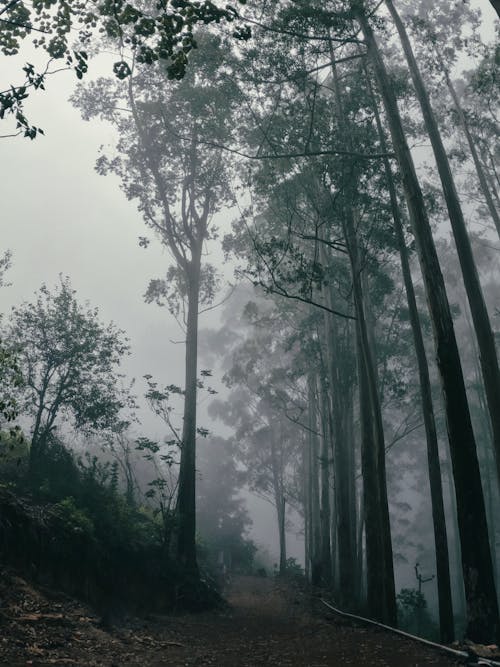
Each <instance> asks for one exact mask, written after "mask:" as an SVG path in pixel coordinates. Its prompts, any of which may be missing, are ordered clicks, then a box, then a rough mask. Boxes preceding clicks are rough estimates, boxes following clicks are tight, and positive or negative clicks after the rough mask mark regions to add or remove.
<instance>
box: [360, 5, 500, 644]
mask: <svg viewBox="0 0 500 667" xmlns="http://www.w3.org/2000/svg"><path fill="white" fill-rule="evenodd" d="M353 6H356V7H357V8H358V10H360V11H358V15H357V18H358V20H359V23H360V25H361V29H362V32H363V35H364V38H365V43H366V46H367V49H368V55H369V57H370V60H371V62H372V65H373V68H374V71H375V76H376V78H377V81H378V85H379V88H380V92H381V95H382V99H383V102H384V106H385V110H386V114H387V119H388V122H389V127H390V131H391V136H392V143H393V147H394V151H395V153H396V157H397V160H398V163H399V167H400V170H401V177H402V182H403V188H404V191H405V196H406V200H407V205H408V209H409V212H410V220H411V223H412V227H413V231H414V234H415V239H416V243H417V248H418V255H419V259H420V263H421V267H422V274H423V278H424V285H425V289H426V294H427V300H428V302H429V310H430V313H431V319H432V324H433V330H434V337H435V342H436V356H437V364H438V369H439V373H440V378H441V383H442V389H443V393H444V403H445V407H446V418H447V427H448V435H449V441H450V451H451V458H452V466H453V477H454V480H455V492H456V501H457V514H458V523H459V529H460V541H461V546H462V567H463V575H464V583H465V589H466V597H467V618H468V628H467V632H468V635H469V637H470V638H471V639H472V640H474V641H477V642H480V643H489V642H492V641H495V640H496V638H497V635H498V632H499V628H498V607H497V600H496V594H495V587H494V580H493V567H492V562H491V554H490V549H489V539H488V527H487V524H486V512H485V507H484V498H483V492H482V488H481V477H480V473H479V463H478V460H477V452H476V443H475V439H474V432H473V430H472V423H471V418H470V412H469V405H468V402H467V395H466V391H465V383H464V377H463V372H462V366H461V362H460V356H459V352H458V346H457V342H456V338H455V330H454V327H453V320H452V317H451V312H450V307H449V303H448V297H447V294H446V290H445V286H444V280H443V276H442V273H441V267H440V265H439V260H438V257H437V253H436V248H435V245H434V241H433V238H432V232H431V227H430V224H429V220H428V217H427V212H426V210H425V203H424V198H423V194H422V191H421V189H420V185H419V183H418V179H417V175H416V172H415V166H414V164H413V160H412V157H411V154H410V151H409V148H408V144H407V142H406V138H405V135H404V131H403V127H402V123H401V118H400V116H399V111H398V107H397V101H396V97H395V95H394V91H393V90H392V88H391V84H390V81H389V77H388V75H387V71H386V69H385V64H384V62H383V60H382V56H381V54H380V51H379V49H378V46H377V43H376V41H375V36H374V34H373V30H372V28H371V26H370V24H369V21H368V19H367V17H366V14H365V12H364V7H363V2H362V1H361V0H357V1H355V3H354V5H353Z"/></svg>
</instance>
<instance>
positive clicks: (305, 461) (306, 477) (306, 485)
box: [302, 435, 311, 581]
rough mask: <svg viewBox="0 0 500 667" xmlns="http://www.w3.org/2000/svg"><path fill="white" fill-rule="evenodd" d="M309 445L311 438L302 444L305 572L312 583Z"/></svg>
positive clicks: (307, 579)
mask: <svg viewBox="0 0 500 667" xmlns="http://www.w3.org/2000/svg"><path fill="white" fill-rule="evenodd" d="M309 445H310V438H309V436H308V435H307V437H305V438H304V440H303V443H302V476H303V479H302V494H303V501H302V504H303V507H304V571H305V575H306V581H310V577H311V566H310V554H311V549H310V544H311V537H310V534H311V518H310V505H311V503H310V486H311V483H310V477H311V473H310V470H309Z"/></svg>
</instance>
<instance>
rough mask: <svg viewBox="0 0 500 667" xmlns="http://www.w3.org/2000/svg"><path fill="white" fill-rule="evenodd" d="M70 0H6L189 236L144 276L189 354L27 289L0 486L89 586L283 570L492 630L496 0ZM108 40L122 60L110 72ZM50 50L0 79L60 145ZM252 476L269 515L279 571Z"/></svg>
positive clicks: (118, 155)
mask: <svg viewBox="0 0 500 667" xmlns="http://www.w3.org/2000/svg"><path fill="white" fill-rule="evenodd" d="M492 4H493V6H495V5H494V3H492ZM61 6H62V3H61ZM58 8H60V4H59V3H58V2H56V3H54V4H53V5H51V7H49V8H46V10H45V11H46V12H47V15H46V16H45V17H44V14H43V12H41V10H40V11H39V10H38V9H36V8H35V9H32V10H30V9H29V8H28V7H27V6H25V5H24V3H23V2H21V1H20V2H11V3H9V4H8V5H6V6H5V8H4V9H3V10H0V21H2V23H1V24H0V26H1V27H0V38H1V41H0V44H1V46H2V50H3V53H4V55H5V57H6V56H10V55H12V54H15V52H16V51H17V50H18V48H19V47H20V44H21V43H22V41H23V40H28V39H30V36H31V35H34V34H35V32H36V31H37V30H40V29H42V28H40V26H43V30H44V31H45V32H44V33H43V34H44V35H48V36H46V37H43V38H40V37H37V39H39V40H40V39H41V40H42V41H41V42H40V43H39V45H38V46H39V47H40V49H41V50H43V49H45V51H46V52H47V53H48V55H49V56H50V57H51V58H52V59H54V60H55V61H57V60H60V61H61V62H62V63H63V68H70V69H74V70H75V71H76V75H77V77H78V78H79V79H82V81H81V82H80V83H78V85H77V87H76V89H75V91H74V92H73V94H72V97H71V103H72V104H73V105H74V107H75V108H76V109H78V111H79V112H80V114H81V117H82V119H83V120H86V121H92V120H94V119H100V120H102V121H105V122H106V123H107V124H108V127H109V128H111V129H112V131H113V136H114V137H115V143H114V145H112V146H109V145H108V146H105V147H102V148H101V151H100V154H99V155H98V156H96V160H97V162H96V170H97V172H98V173H99V174H101V175H102V176H104V177H106V176H108V175H113V177H114V181H113V185H112V187H115V184H116V182H119V184H120V186H121V189H122V191H123V194H124V195H125V197H126V198H127V199H128V200H130V201H131V202H133V203H134V205H136V206H137V211H138V217H139V218H142V220H143V222H144V225H145V227H143V231H141V236H140V238H139V245H140V246H141V247H142V249H138V250H137V252H138V253H139V252H144V251H147V249H148V247H149V246H150V244H151V245H154V244H160V245H161V246H162V247H163V248H164V249H165V251H166V253H165V255H166V258H167V259H166V262H165V270H164V273H163V275H161V276H160V277H154V278H152V279H151V281H150V283H149V285H148V286H147V288H146V291H145V294H144V299H145V300H146V302H147V303H150V304H152V307H154V305H157V306H159V307H163V308H164V309H165V317H173V318H175V320H176V321H177V322H178V324H179V327H180V330H181V331H182V334H181V336H180V337H181V338H182V342H183V343H184V346H183V350H184V351H185V375H184V382H183V384H182V386H177V385H176V384H175V383H172V378H169V377H168V376H163V375H162V376H161V377H160V376H158V377H156V376H153V375H145V376H144V378H142V379H141V380H140V381H139V382H137V383H136V384H134V382H133V381H132V380H131V379H130V378H128V379H127V378H126V377H125V375H124V373H123V371H122V370H121V363H122V360H123V358H124V357H125V356H126V355H128V354H130V353H132V354H133V347H132V348H131V346H130V342H129V341H128V340H127V337H126V332H123V331H121V330H120V329H119V328H117V327H116V326H115V325H114V324H109V325H108V324H103V323H102V321H101V315H100V313H99V311H98V310H97V309H96V308H94V306H93V305H89V304H84V303H83V302H82V301H81V300H80V299H79V297H78V295H77V293H76V292H75V291H74V290H73V288H72V286H71V280H70V278H66V277H63V276H61V278H60V281H59V283H58V284H57V285H56V286H55V287H53V286H51V285H43V286H42V287H41V288H40V291H39V292H38V293H37V295H36V296H35V298H34V300H33V301H31V302H26V303H24V304H22V305H18V306H16V307H15V308H13V310H12V312H11V314H10V315H7V314H6V315H4V317H3V319H2V330H1V347H0V373H1V379H2V382H1V386H0V392H1V393H0V411H1V419H2V429H3V430H2V434H1V450H0V453H1V457H2V458H1V460H0V470H1V474H2V486H0V503H1V504H2V507H3V508H4V511H5V513H6V516H7V515H8V516H11V517H20V516H24V519H23V520H24V521H25V523H26V525H28V523H30V520H28V518H26V517H30V516H32V514H33V507H34V506H38V505H43V506H44V507H50V508H51V509H50V512H51V517H52V518H51V522H52V523H50V528H47V527H46V526H45V527H44V528H43V530H49V531H50V530H52V531H55V533H56V534H57V535H59V536H60V539H61V540H62V543H64V545H65V546H64V548H65V549H67V550H68V553H69V554H70V557H69V558H68V561H67V563H66V565H65V567H66V568H67V571H65V572H64V573H61V572H59V571H58V570H57V568H56V567H55V565H54V563H53V562H52V561H51V553H50V552H43V553H38V555H37V556H36V557H33V558H32V559H31V561H33V559H35V560H36V559H38V560H36V563H37V565H36V568H35V569H38V570H39V571H40V572H42V571H43V572H44V573H45V575H47V573H49V574H50V577H52V578H53V580H54V582H56V583H59V584H61V582H63V581H66V582H67V581H68V580H69V581H71V580H72V579H74V578H75V576H74V571H72V570H71V567H72V566H71V563H72V562H73V560H75V559H76V558H77V555H76V554H77V552H78V550H79V549H81V548H82V544H84V545H85V549H88V553H89V554H90V557H89V559H88V562H89V566H88V568H87V570H86V572H85V577H84V578H83V579H82V580H81V581H79V582H76V581H73V583H72V584H71V585H70V588H71V590H72V592H76V593H78V594H79V595H86V596H87V597H89V598H91V599H93V601H94V602H95V603H96V604H98V605H101V606H104V607H106V606H107V605H108V606H109V600H111V599H113V600H116V599H119V600H121V601H122V602H123V603H124V604H125V603H126V602H131V601H134V600H135V601H136V602H137V601H140V602H141V604H145V600H146V599H148V596H149V598H150V599H149V604H150V605H151V606H153V607H156V608H172V607H174V606H176V605H181V606H182V605H184V606H186V607H189V608H200V607H204V606H207V605H208V606H210V605H213V604H215V603H216V601H217V600H218V599H219V598H218V596H219V595H220V588H221V584H222V585H223V580H224V576H225V573H226V572H227V571H228V570H229V571H240V572H257V571H258V572H260V573H261V574H265V572H266V571H267V572H268V574H272V573H273V569H274V570H276V572H277V573H278V574H279V575H282V576H283V577H286V576H292V575H293V576H298V577H300V578H302V579H303V581H305V582H307V584H308V585H309V584H310V585H311V586H313V587H318V588H320V589H323V590H324V591H325V592H327V593H328V594H330V595H331V596H332V597H333V599H334V600H335V601H336V603H337V605H338V606H340V607H342V608H343V609H345V610H348V611H355V612H361V613H362V614H364V615H367V616H369V617H370V618H373V619H375V620H378V621H381V622H383V623H386V624H389V625H392V626H398V625H399V626H400V627H403V628H406V629H409V630H411V631H413V632H416V633H418V634H423V635H426V636H428V637H431V638H434V639H440V640H441V641H442V642H445V643H451V642H452V641H453V640H454V639H456V638H463V637H464V636H465V637H467V638H468V639H470V640H472V641H474V642H476V643H480V644H494V643H498V642H499V641H500V625H499V613H498V591H499V586H500V581H499V576H500V513H499V507H500V494H499V491H500V370H499V364H498V338H499V318H500V302H499V297H498V294H499V290H498V281H499V250H500V213H499V209H500V198H499V183H500V181H499V175H498V171H497V161H498V141H497V139H498V120H497V117H498V102H499V97H500V90H499V84H498V73H497V72H498V69H497V68H498V58H499V52H498V47H496V46H495V45H494V44H493V43H490V42H488V41H487V40H484V37H483V35H484V25H485V24H484V21H485V19H484V18H483V16H482V14H481V12H480V11H479V10H478V9H475V8H474V7H473V6H472V5H471V4H469V3H467V2H452V1H451V0H450V1H447V2H440V3H434V2H430V1H429V0H419V2H407V1H406V0H397V1H396V2H393V1H392V0H385V1H384V2H378V3H375V2H365V1H363V0H351V1H350V2H343V1H338V2H337V1H335V2H326V3H325V2H315V1H314V0H311V1H309V0H308V1H307V2H303V3H286V2H272V3H257V2H247V3H241V6H239V7H238V9H234V8H228V7H225V8H223V7H222V6H218V5H216V4H212V3H202V4H199V3H194V2H193V3H191V2H177V3H170V4H169V3H167V4H166V5H165V7H162V8H160V7H159V6H158V7H156V8H149V6H146V7H144V6H143V5H142V4H141V6H140V7H134V6H133V5H131V4H126V3H121V4H120V7H119V8H117V9H116V8H115V9H116V11H113V12H112V11H111V10H110V8H109V7H108V4H107V3H102V5H101V4H99V3H97V9H98V11H96V13H95V14H92V15H91V16H90V15H88V14H87V13H86V10H84V8H83V7H82V6H81V5H80V4H79V3H72V2H70V3H69V4H68V12H67V15H65V17H66V18H65V22H64V25H63V28H64V29H63V28H61V30H60V31H59V32H57V31H58V26H59V27H61V21H62V18H61V14H60V12H59V13H58V11H57V10H58ZM40 21H45V23H40ZM78 22H80V23H81V24H83V26H84V28H83V29H81V30H80V32H79V33H78V34H77V30H76V26H77V25H78ZM37 26H38V28H37ZM497 28H498V26H497ZM72 31H73V32H72ZM497 31H498V30H497ZM50 35H52V39H49V37H50ZM54 35H55V36H54ZM73 36H74V37H75V40H76V39H77V37H78V40H79V41H78V40H77V42H75V43H74V44H73V43H72V39H73ZM102 49H107V50H110V51H113V52H117V51H119V53H120V59H119V60H118V61H117V62H115V64H114V66H113V71H112V72H110V73H109V76H107V77H96V76H93V75H92V58H91V57H90V55H91V53H92V52H96V51H98V50H102ZM87 70H89V73H87ZM51 71H52V70H51V65H49V66H48V68H47V69H45V70H44V69H41V68H39V67H38V66H37V67H35V66H33V65H29V66H28V65H27V66H25V67H24V70H22V72H24V73H23V77H24V76H25V77H26V81H25V82H24V83H23V84H22V85H19V86H11V87H10V88H9V89H7V88H6V90H5V91H4V92H3V93H1V95H0V105H1V106H0V116H1V117H2V119H3V122H4V123H5V124H6V127H8V130H7V131H6V132H5V133H4V134H6V135H7V134H12V135H17V134H20V135H24V136H25V137H27V138H29V139H36V141H44V138H43V137H40V136H39V134H40V128H39V127H38V123H39V121H38V120H37V119H36V118H34V117H33V113H34V112H33V111H30V115H28V114H27V112H26V109H25V100H26V99H27V97H28V95H33V94H37V95H39V94H43V93H42V92H40V90H43V89H44V87H45V86H48V85H49V83H50V81H51V77H50V72H51ZM34 109H35V113H36V107H34ZM9 123H10V125H9ZM12 124H13V125H12ZM42 131H43V128H42ZM15 141H22V138H21V137H19V138H17V139H15ZM110 182H111V180H110ZM13 250H14V255H13V257H12V256H11V253H10V252H8V251H7V249H5V251H6V254H5V255H4V258H3V260H2V261H1V262H0V275H1V277H2V282H1V283H0V285H2V286H3V282H4V276H6V278H8V269H9V266H10V264H11V262H12V261H14V262H15V261H16V259H15V249H13ZM217 257H219V258H220V259H219V260H216V261H211V260H213V259H214V258H217ZM111 261H112V259H111ZM136 297H138V298H140V295H130V298H131V299H132V298H136ZM211 309H214V311H216V312H218V323H217V325H216V326H212V327H211V328H207V327H204V326H203V325H201V326H200V320H199V317H200V315H201V314H202V313H204V312H207V311H208V310H211ZM145 326H146V323H145ZM180 349H181V348H180V347H177V348H176V349H175V351H173V352H169V353H168V354H173V355H174V354H176V355H179V354H180ZM162 367H164V365H162ZM145 372H148V369H145ZM221 381H222V385H223V389H222V391H221V392H220V393H218V391H219V390H220V389H221V387H220V385H221ZM144 382H145V387H146V391H145V394H144V396H142V395H141V396H139V395H138V391H139V389H138V387H139V386H144ZM141 383H142V384H141ZM214 387H217V389H215V388H214ZM141 391H142V390H141ZM201 401H203V403H204V405H208V408H207V412H208V416H209V417H210V418H211V419H212V423H208V421H207V423H204V420H205V416H204V417H203V418H202V419H200V418H199V415H198V412H199V410H198V407H199V403H200V402H201ZM144 404H147V406H148V408H149V409H150V410H152V412H153V413H154V415H156V417H157V419H158V420H159V422H158V423H161V424H162V427H161V428H162V432H163V434H164V437H162V438H160V439H158V440H156V439H152V438H150V436H149V434H148V433H147V429H146V428H145V427H144V425H143V424H141V419H143V418H142V416H141V415H142V411H143V406H144ZM141 406H142V407H141ZM220 433H222V434H224V437H222V436H221V435H219V434H220ZM228 434H229V435H228ZM248 491H250V492H251V493H253V494H255V495H257V496H259V497H261V498H263V499H265V500H266V501H268V505H269V512H272V513H273V516H274V517H275V523H276V535H277V536H278V543H279V554H277V556H276V564H275V565H274V568H273V559H272V558H271V557H269V556H266V555H265V554H264V553H263V552H262V550H261V551H259V550H258V547H257V545H255V544H254V543H253V541H252V540H251V539H250V537H249V532H248V531H249V528H250V526H251V524H252V520H253V522H254V524H256V523H257V522H258V521H259V517H258V516H254V517H252V516H251V515H250V513H249V511H248V508H247V507H246V505H245V500H244V497H243V496H242V493H244V492H245V493H247V492H248ZM28 497H29V498H30V500H27V498H28ZM14 508H15V509H14ZM9 513H10V514H9ZM33 521H34V519H33ZM35 523H36V522H35ZM17 524H19V525H17ZM17 524H16V519H11V520H10V521H9V522H7V521H5V522H2V517H1V516H0V535H1V536H2V539H1V553H2V554H3V558H4V559H5V560H6V562H16V560H17V561H18V560H21V561H22V562H23V563H24V565H25V566H27V562H25V557H24V556H22V555H21V554H20V553H19V550H18V548H17V547H16V546H15V544H14V542H15V540H16V539H18V538H19V536H20V535H22V534H23V530H24V528H23V526H22V525H21V524H22V522H20V520H19V518H18V519H17ZM30 525H31V524H30ZM30 530H31V531H32V532H33V530H35V528H34V527H33V526H31V528H30ZM36 530H42V527H40V526H38V527H37V528H36ZM72 531H73V532H72ZM291 532H296V533H298V534H300V536H301V540H302V541H303V545H304V550H303V559H302V560H301V562H300V563H298V562H297V560H296V559H294V558H290V557H289V556H288V554H287V534H288V535H289V534H290V533H291ZM75 535H77V536H78V537H77V538H76V537H75ZM33 544H34V542H33ZM31 546H32V548H33V549H34V548H35V547H34V546H33V545H31ZM28 560H29V559H28ZM31 561H30V562H31ZM146 563H149V564H151V567H150V566H149V565H147V564H146ZM141 571H142V572H143V574H141ZM111 572H114V575H113V576H111V575H110V573H111ZM131 572H134V575H133V578H132V580H131ZM222 573H224V574H222ZM47 576H48V575H47ZM155 582H161V585H159V586H156V585H155ZM218 585H219V592H217V586H218ZM152 591H154V594H152ZM325 594H326V593H325Z"/></svg>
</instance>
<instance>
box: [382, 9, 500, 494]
mask: <svg viewBox="0 0 500 667" xmlns="http://www.w3.org/2000/svg"><path fill="white" fill-rule="evenodd" d="M386 5H387V8H388V9H389V12H390V13H391V16H392V18H393V21H394V23H395V25H396V28H397V30H398V33H399V37H400V39H401V44H402V45H403V50H404V52H405V56H406V59H407V61H408V66H409V68H410V73H411V77H412V80H413V85H414V86H415V90H416V93H417V98H418V101H419V103H420V107H421V109H422V114H423V117H424V122H425V127H426V129H427V133H428V135H429V138H430V140H431V145H432V150H433V151H434V157H435V160H436V165H437V168H438V172H439V177H440V179H441V185H442V186H443V192H444V198H445V201H446V206H447V208H448V215H449V218H450V223H451V228H452V230H453V237H454V239H455V245H456V247H457V253H458V258H459V260H460V267H461V269H462V275H463V279H464V285H465V291H466V292H467V298H468V300H469V306H470V310H471V315H472V321H473V323H474V331H475V333H476V337H477V343H478V347H479V360H480V362H481V371H482V374H483V380H484V388H485V391H486V398H487V401H488V410H489V414H490V419H491V425H492V429H493V449H494V451H495V458H496V464H497V473H498V482H499V484H500V369H499V367H498V357H497V351H496V346H495V337H494V335H493V330H492V328H491V323H490V318H489V315H488V309H487V307H486V303H485V300H484V296H483V290H482V288H481V282H480V280H479V274H478V272H477V267H476V263H475V261H474V255H473V254H472V247H471V244H470V239H469V235H468V233H467V227H466V225H465V219H464V216H463V212H462V207H461V205H460V200H459V198H458V193H457V190H456V187H455V181H454V179H453V175H452V173H451V169H450V163H449V160H448V156H447V155H446V151H445V148H444V145H443V142H442V139H441V134H440V132H439V128H438V125H437V122H436V118H435V116H434V112H433V110H432V107H431V104H430V100H429V96H428V94H427V90H426V88H425V85H424V82H423V80H422V76H421V75H420V71H419V69H418V65H417V61H416V60H415V56H414V54H413V50H412V48H411V44H410V40H409V38H408V35H407V33H406V30H405V27H404V25H403V22H402V21H401V18H400V16H399V14H398V12H397V11H396V9H395V7H394V4H393V2H392V0H386Z"/></svg>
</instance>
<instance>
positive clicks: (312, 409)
mask: <svg viewBox="0 0 500 667" xmlns="http://www.w3.org/2000/svg"><path fill="white" fill-rule="evenodd" d="M316 391H317V388H316V380H315V378H314V376H313V375H310V376H309V378H308V402H309V437H310V448H309V457H310V459H309V470H310V485H311V583H312V584H313V586H320V585H321V575H322V572H321V526H320V516H319V512H320V509H319V508H320V502H319V439H318V430H317V429H318V404H317V397H316Z"/></svg>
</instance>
